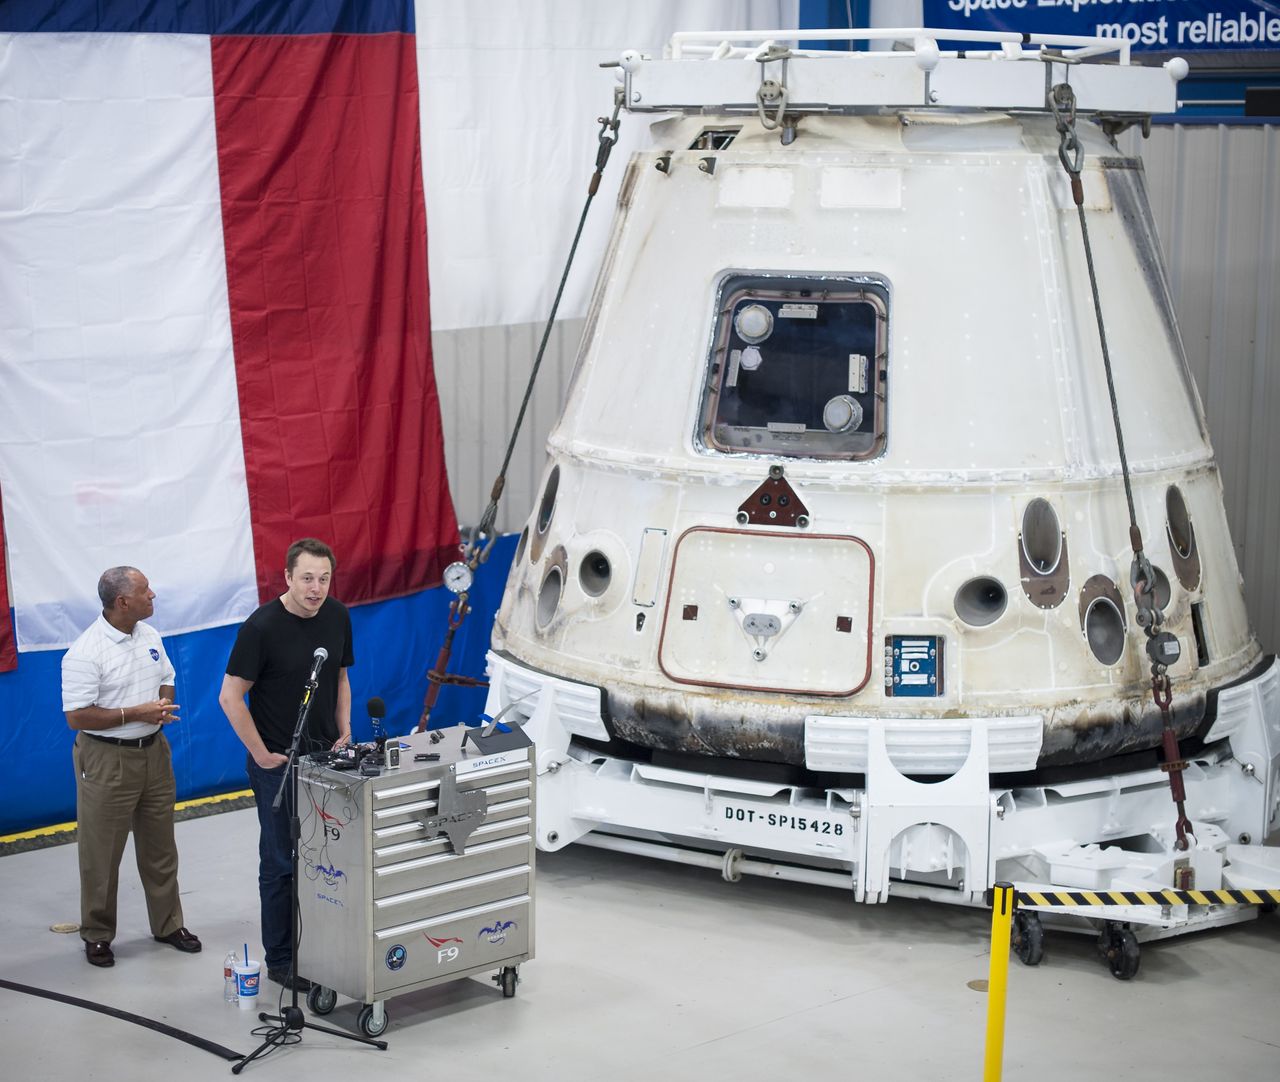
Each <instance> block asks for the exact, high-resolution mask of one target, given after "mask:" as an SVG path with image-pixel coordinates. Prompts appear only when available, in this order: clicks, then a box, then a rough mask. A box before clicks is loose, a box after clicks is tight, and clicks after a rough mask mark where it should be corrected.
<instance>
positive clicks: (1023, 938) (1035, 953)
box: [1013, 911, 1044, 966]
mask: <svg viewBox="0 0 1280 1082" xmlns="http://www.w3.org/2000/svg"><path fill="white" fill-rule="evenodd" d="M1013 953H1014V954H1016V955H1017V956H1018V961H1020V962H1021V963H1022V964H1023V965H1024V966H1038V965H1039V964H1040V962H1041V960H1042V959H1043V958H1044V925H1043V924H1041V923H1040V914H1039V913H1030V912H1022V911H1019V912H1015V913H1014V914H1013Z"/></svg>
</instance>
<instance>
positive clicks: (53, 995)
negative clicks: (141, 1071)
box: [0, 978, 244, 1060]
mask: <svg viewBox="0 0 1280 1082" xmlns="http://www.w3.org/2000/svg"><path fill="white" fill-rule="evenodd" d="M0 988H8V989H9V990H10V991H11V992H23V993H25V994H26V995H29V996H40V997H41V998H42V999H52V1000H55V1001H57V1002H58V1003H70V1004H71V1006H73V1007H83V1008H84V1009H85V1010H87V1011H97V1012H98V1013H99V1014H105V1015H109V1016H110V1017H112V1018H119V1019H120V1020H121V1021H124V1022H132V1023H133V1024H134V1025H135V1026H142V1027H143V1029H153V1030H155V1031H156V1032H157V1033H163V1034H164V1035H165V1036H166V1037H176V1038H177V1039H178V1040H180V1041H185V1042H186V1043H187V1044H190V1045H194V1046H195V1047H196V1048H199V1049H203V1050H204V1051H205V1052H212V1053H213V1054H214V1055H215V1056H220V1057H222V1058H223V1059H225V1060H238V1059H243V1058H244V1056H243V1055H242V1054H241V1053H239V1052H233V1051H232V1050H231V1049H230V1048H224V1047H223V1046H222V1045H220V1044H215V1043H214V1042H213V1041H207V1040H205V1039H204V1038H203V1037H197V1036H196V1035H195V1034H194V1033H188V1032H187V1031H186V1030H182V1029H175V1028H174V1027H173V1026H166V1025H165V1024H164V1023H163V1022H156V1021H154V1020H153V1019H151V1018H144V1017H143V1016H142V1015H140V1014H130V1013H129V1012H128V1011H122V1010H119V1009H118V1008H116V1007H106V1006H103V1005H102V1004H101V1003H94V1002H92V1001H91V1000H88V999H78V998H77V997H75V996H66V995H63V994H62V993H61V992H50V991H49V990H48V989H47V988H32V987H31V985H29V984H17V983H15V982H14V981H6V980H4V979H2V978H0Z"/></svg>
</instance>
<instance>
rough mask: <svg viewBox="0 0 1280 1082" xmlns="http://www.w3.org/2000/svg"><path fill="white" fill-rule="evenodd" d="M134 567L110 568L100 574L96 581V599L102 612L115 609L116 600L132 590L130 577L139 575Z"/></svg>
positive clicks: (139, 572)
mask: <svg viewBox="0 0 1280 1082" xmlns="http://www.w3.org/2000/svg"><path fill="white" fill-rule="evenodd" d="M141 574H142V572H141V571H139V570H138V569H137V568H136V567H128V566H123V567H111V568H108V569H107V570H106V571H104V572H103V573H102V578H100V579H99V580H98V599H99V600H100V601H101V602H102V611H103V612H106V611H107V610H108V609H113V608H115V604H116V598H117V597H119V596H120V595H121V594H127V593H128V592H129V591H130V590H132V589H133V583H132V582H131V581H129V576H130V575H141Z"/></svg>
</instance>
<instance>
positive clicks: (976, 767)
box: [486, 652, 1280, 938]
mask: <svg viewBox="0 0 1280 1082" xmlns="http://www.w3.org/2000/svg"><path fill="white" fill-rule="evenodd" d="M488 671H489V679H490V684H489V698H488V702H487V704H486V712H487V713H489V714H490V715H494V714H496V713H497V712H498V711H500V710H503V709H507V711H508V712H507V714H506V715H505V718H506V719H507V720H514V721H516V722H517V723H523V725H524V727H525V730H526V732H527V733H528V734H529V736H530V737H531V738H532V739H533V741H534V743H535V745H536V746H537V749H538V751H537V762H538V804H537V807H538V813H537V814H538V822H537V842H538V846H539V848H542V849H544V850H556V849H561V848H563V847H564V846H566V845H568V844H570V843H572V842H575V841H581V842H583V843H584V844H589V845H594V846H599V847H602V848H609V849H616V850H621V851H624V852H630V853H635V854H638V855H644V856H651V857H658V858H662V859H667V860H674V861H678V862H681V863H686V864H693V865H698V866H704V867H708V868H719V869H721V870H722V871H723V872H724V873H725V875H726V878H736V877H737V875H738V874H749V875H763V876H768V877H772V878H784V879H794V880H797V881H800V882H809V883H821V884H825V885H832V886H840V887H844V888H846V889H850V888H851V889H852V890H853V892H854V895H855V898H856V899H857V900H858V901H860V902H866V903H876V902H883V901H886V900H887V899H888V898H889V897H890V896H892V895H897V896H908V897H927V898H930V899H932V900H935V901H945V902H950V903H953V904H961V905H980V904H982V898H983V894H984V892H985V890H986V889H987V888H988V887H989V886H990V885H991V884H992V883H994V882H996V881H997V880H1009V881H1012V882H1015V883H1016V884H1017V886H1018V889H1020V890H1072V889H1084V890H1144V889H1150V888H1151V887H1153V886H1160V885H1163V886H1167V885H1169V884H1170V883H1171V882H1172V877H1173V874H1172V869H1173V867H1174V865H1175V863H1176V862H1178V861H1180V860H1187V861H1189V862H1190V864H1191V866H1192V867H1193V868H1194V870H1195V873H1196V884H1197V886H1198V887H1202V888H1206V889H1217V888H1222V887H1227V888H1259V887H1261V888H1274V887H1275V886H1276V885H1277V883H1280V853H1277V852H1276V851H1275V850H1273V849H1268V848H1264V847H1262V846H1260V845H1257V844H1237V841H1238V839H1241V838H1246V839H1251V835H1250V832H1249V830H1246V829H1242V827H1246V826H1247V827H1249V828H1250V829H1251V830H1255V831H1257V830H1261V831H1263V832H1268V831H1274V830H1276V829H1277V828H1280V807H1277V794H1275V793H1273V792H1271V790H1270V789H1269V788H1268V787H1266V786H1264V785H1262V784H1260V783H1259V780H1258V778H1257V774H1258V773H1259V768H1258V767H1257V766H1255V765H1254V764H1255V762H1257V763H1260V762H1261V761H1262V760H1260V759H1259V756H1261V755H1269V756H1270V757H1271V758H1270V759H1269V760H1268V762H1271V763H1280V662H1277V661H1275V660H1273V661H1272V663H1271V665H1270V666H1269V667H1268V668H1267V669H1266V670H1265V671H1264V672H1262V673H1261V674H1260V675H1258V676H1257V677H1255V678H1254V679H1252V680H1250V681H1248V682H1247V683H1244V684H1240V685H1238V686H1237V687H1236V688H1233V689H1229V690H1230V694H1228V692H1224V693H1223V695H1222V699H1223V700H1224V701H1223V702H1222V703H1221V704H1220V712H1219V723H1218V724H1219V725H1221V726H1222V728H1224V729H1226V730H1229V736H1228V737H1227V738H1226V742H1225V743H1223V744H1219V745H1217V746H1216V747H1215V749H1213V751H1212V752H1211V753H1208V754H1206V755H1204V756H1201V757H1199V758H1197V759H1196V760H1195V761H1194V762H1193V763H1192V765H1191V767H1190V769H1189V770H1188V771H1187V775H1186V785H1187V794H1188V809H1189V811H1190V814H1191V818H1192V821H1193V822H1194V823H1195V825H1196V839H1195V846H1194V847H1193V850H1192V851H1191V853H1190V854H1187V855H1185V856H1184V855H1183V854H1179V853H1178V852H1177V851H1176V850H1175V849H1174V845H1173V842H1174V837H1173V829H1172V806H1171V804H1170V801H1169V791H1168V783H1167V782H1166V780H1165V778H1164V775H1163V774H1162V773H1161V772H1160V771H1159V770H1154V769H1153V770H1146V771H1139V772H1137V773H1132V774H1126V775H1105V776H1102V777H1097V778H1091V779H1088V780H1082V781H1075V782H1069V783H1061V784H1056V785H1044V786H1033V787H1028V788H1025V789H1002V788H992V787H991V784H990V780H991V779H990V736H991V732H992V730H991V728H990V726H989V725H988V724H987V723H986V720H985V719H982V718H974V719H970V738H969V750H968V754H967V756H966V757H965V758H964V760H963V763H962V765H960V766H959V769H957V770H956V771H955V772H954V773H953V774H952V775H951V776H950V777H946V778H945V779H944V780H940V781H938V782H934V783H929V784H925V783H921V782H917V781H914V780H912V779H911V778H908V777H907V776H906V775H904V774H903V773H902V772H901V770H899V768H898V767H897V766H896V765H895V764H894V762H893V758H892V756H891V754H890V748H889V745H888V744H887V742H886V738H885V728H884V726H870V727H869V728H868V730H867V743H866V745H865V747H866V752H865V754H866V760H865V761H866V787H865V789H851V788H833V789H829V790H815V789H806V788H803V787H799V786H793V785H787V784H779V783H769V782H759V781H751V780H745V779H741V778H732V777H726V776H720V775H713V774H706V773H695V772H692V771H681V770H672V769H668V768H662V767H655V766H652V765H649V764H643V763H634V762H630V761H627V760H623V759H618V758H614V757H611V756H608V755H605V754H602V753H600V752H597V751H594V750H589V749H586V748H583V747H578V746H572V741H573V737H574V736H575V735H582V736H587V737H588V738H591V739H599V738H600V737H599V734H602V733H605V732H606V731H607V730H606V729H605V726H604V722H603V718H602V717H601V715H600V693H599V691H598V689H596V688H592V687H588V686H586V685H582V684H575V683H574V682H573V681H568V680H564V679H563V678H560V677H553V676H549V675H546V674H542V673H537V672H534V671H532V670H530V669H528V668H526V667H524V666H522V665H520V664H519V663H517V662H515V661H513V660H512V659H510V658H509V657H505V656H503V655H501V654H498V653H493V652H490V654H489V658H488ZM590 703H594V714H592V713H591V710H590V708H589V707H588V705H587V704H590ZM513 704H514V705H513ZM557 704H563V707H564V708H563V709H562V708H561V707H560V706H558V705H557ZM903 720H907V719H903ZM1251 767H1252V769H1251ZM1268 776H1274V770H1273V769H1271V770H1269V771H1268ZM730 873H732V874H730ZM1250 913H1251V910H1249V909H1248V908H1247V907H1246V908H1244V909H1237V910H1232V912H1231V913H1220V912H1218V911H1217V910H1216V909H1209V910H1206V911H1205V912H1189V911H1188V908H1187V907H1172V908H1169V909H1166V910H1156V911H1153V910H1151V909H1144V908H1142V907H1103V908H1100V909H1094V910H1090V911H1089V912H1088V913H1087V914H1077V915H1084V916H1087V917H1089V918H1091V919H1106V920H1125V921H1130V922H1132V923H1134V924H1135V925H1146V926H1149V930H1148V932H1147V933H1144V938H1153V937H1157V936H1158V935H1164V934H1173V933H1174V932H1176V931H1177V930H1179V929H1181V930H1190V929H1191V928H1192V927H1201V926H1205V925H1206V924H1219V923H1223V922H1225V921H1234V920H1237V919H1247V918H1248V915H1249V914H1250ZM1053 916H1054V917H1062V916H1064V914H1062V913H1054V914H1053Z"/></svg>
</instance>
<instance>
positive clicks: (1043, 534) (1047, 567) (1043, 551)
mask: <svg viewBox="0 0 1280 1082" xmlns="http://www.w3.org/2000/svg"><path fill="white" fill-rule="evenodd" d="M1022 554H1023V555H1024V556H1025V557H1026V559H1027V563H1028V564H1030V565H1031V569H1032V570H1033V571H1035V572H1036V573H1037V574H1039V575H1051V574H1053V572H1054V571H1056V570H1057V568H1058V564H1059V562H1061V560H1062V525H1061V524H1060V523H1059V522H1058V513H1057V512H1056V511H1055V510H1054V509H1053V504H1051V503H1050V502H1049V501H1048V500H1046V499H1042V498H1040V497H1036V498H1035V499H1034V500H1032V501H1031V502H1030V503H1029V504H1027V506H1026V510H1024V511H1023V512H1022Z"/></svg>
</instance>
